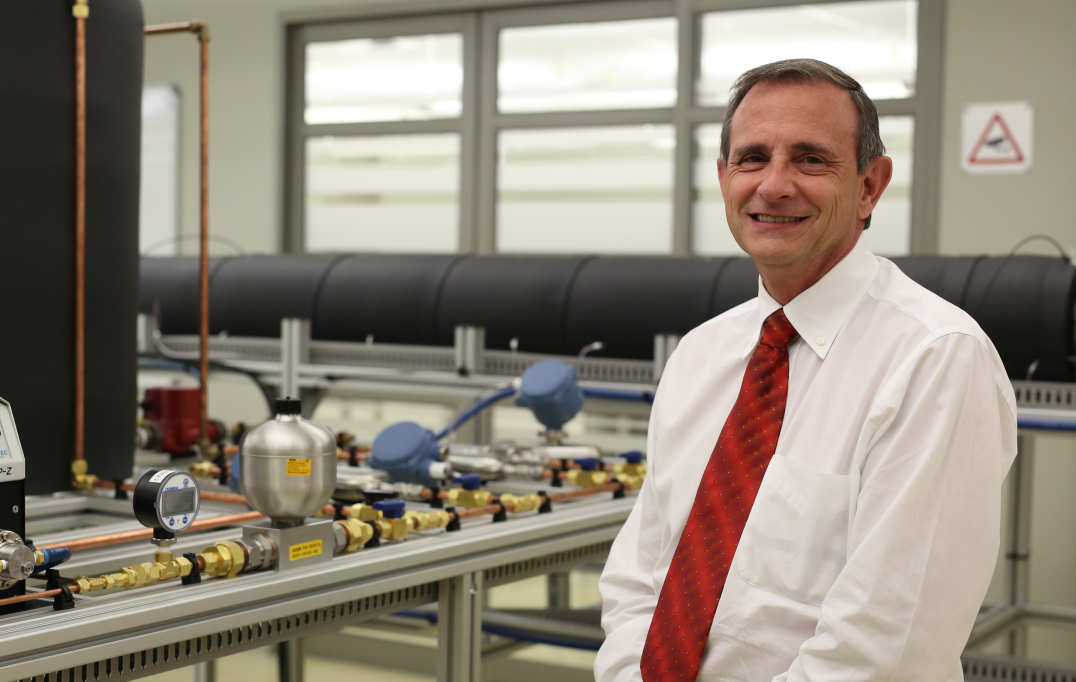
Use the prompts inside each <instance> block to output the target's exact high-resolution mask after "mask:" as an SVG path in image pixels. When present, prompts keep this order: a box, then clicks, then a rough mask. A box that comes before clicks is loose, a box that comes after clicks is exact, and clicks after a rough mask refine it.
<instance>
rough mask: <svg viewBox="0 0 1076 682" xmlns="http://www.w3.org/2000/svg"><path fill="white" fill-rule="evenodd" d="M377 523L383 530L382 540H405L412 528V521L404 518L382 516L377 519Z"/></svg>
mask: <svg viewBox="0 0 1076 682" xmlns="http://www.w3.org/2000/svg"><path fill="white" fill-rule="evenodd" d="M377 525H378V528H379V529H380V530H381V539H382V540H403V539H404V538H406V537H407V533H408V531H410V530H411V523H410V522H409V521H408V520H407V519H404V518H399V519H386V518H381V519H379V520H378V521H377Z"/></svg>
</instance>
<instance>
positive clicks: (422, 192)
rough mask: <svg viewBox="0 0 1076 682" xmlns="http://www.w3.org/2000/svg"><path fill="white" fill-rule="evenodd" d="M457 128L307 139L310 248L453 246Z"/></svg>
mask: <svg viewBox="0 0 1076 682" xmlns="http://www.w3.org/2000/svg"><path fill="white" fill-rule="evenodd" d="M459 155H460V141H459V136H458V135H456V134H454V133H453V134H445V135H386V136H378V137H313V138H310V139H309V140H307V143H306V249H307V250H308V251H327V250H361V251H427V252H429V251H455V250H456V249H457V248H458V247H457V242H458V236H457V232H458V225H459V209H458V194H459V175H460V170H459Z"/></svg>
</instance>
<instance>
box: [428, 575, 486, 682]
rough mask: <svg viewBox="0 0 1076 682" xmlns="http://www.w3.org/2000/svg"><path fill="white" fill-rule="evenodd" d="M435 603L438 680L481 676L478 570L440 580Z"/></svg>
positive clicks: (470, 680)
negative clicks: (438, 597)
mask: <svg viewBox="0 0 1076 682" xmlns="http://www.w3.org/2000/svg"><path fill="white" fill-rule="evenodd" d="M439 589H440V595H441V596H440V599H439V601H438V603H437V611H438V614H439V617H438V622H437V649H438V665H437V680H438V682H480V681H481V679H482V573H481V572H477V573H466V574H464V575H461V576H458V577H456V578H449V579H448V580H442V581H441V583H440V588H439Z"/></svg>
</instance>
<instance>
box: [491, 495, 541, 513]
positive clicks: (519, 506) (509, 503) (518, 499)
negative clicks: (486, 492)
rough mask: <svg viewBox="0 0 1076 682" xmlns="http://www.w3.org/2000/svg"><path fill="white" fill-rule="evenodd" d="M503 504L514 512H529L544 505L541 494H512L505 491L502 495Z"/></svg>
mask: <svg viewBox="0 0 1076 682" xmlns="http://www.w3.org/2000/svg"><path fill="white" fill-rule="evenodd" d="M500 499H501V504H503V505H504V508H505V509H507V510H508V511H510V512H512V513H513V514H518V513H519V512H529V511H534V510H535V509H537V508H539V507H541V506H542V501H543V500H542V496H541V495H535V494H531V495H512V494H511V493H505V494H504V495H501V498H500Z"/></svg>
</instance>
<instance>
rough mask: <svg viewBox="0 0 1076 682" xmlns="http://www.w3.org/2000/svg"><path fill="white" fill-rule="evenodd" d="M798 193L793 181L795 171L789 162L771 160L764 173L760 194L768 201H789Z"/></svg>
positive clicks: (759, 188) (759, 189)
mask: <svg viewBox="0 0 1076 682" xmlns="http://www.w3.org/2000/svg"><path fill="white" fill-rule="evenodd" d="M795 193H796V184H795V182H794V181H793V169H792V168H791V167H790V165H789V163H788V162H787V161H784V160H781V159H771V160H770V163H768V164H766V169H765V170H764V171H763V176H762V181H761V182H760V183H759V185H758V194H759V196H761V197H762V198H763V199H765V200H766V201H776V200H778V199H787V198H788V197H791V196H792V195H793V194H795Z"/></svg>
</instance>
